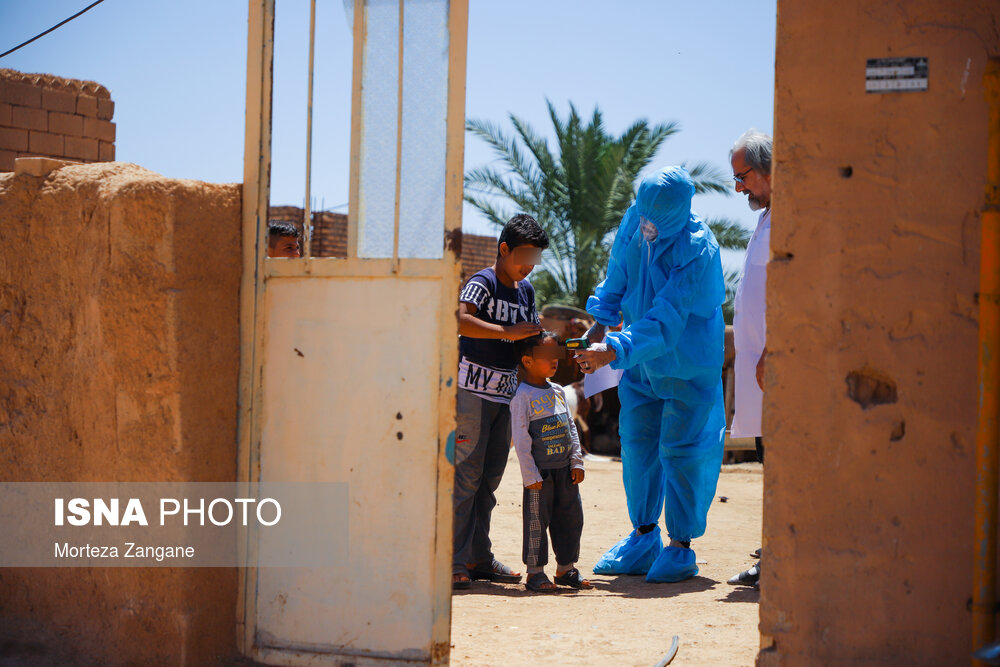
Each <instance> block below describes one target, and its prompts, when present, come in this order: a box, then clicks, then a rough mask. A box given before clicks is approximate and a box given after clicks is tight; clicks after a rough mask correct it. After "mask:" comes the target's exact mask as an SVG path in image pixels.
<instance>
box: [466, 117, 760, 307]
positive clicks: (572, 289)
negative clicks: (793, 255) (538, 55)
mask: <svg viewBox="0 0 1000 667" xmlns="http://www.w3.org/2000/svg"><path fill="white" fill-rule="evenodd" d="M548 109H549V117H550V118H551V119H552V125H553V128H554V129H555V134H556V147H557V149H558V154H557V155H554V154H553V152H552V151H551V150H550V149H549V145H548V142H547V141H546V140H545V139H544V138H542V137H541V136H540V135H539V134H538V133H537V132H535V130H534V129H532V128H531V126H530V125H528V124H527V123H526V122H524V121H523V120H521V119H520V118H518V117H517V116H515V115H514V114H509V116H508V117H509V120H510V123H511V125H513V127H514V135H510V134H508V133H507V132H505V131H504V130H503V129H501V128H500V127H499V126H498V125H496V124H494V123H490V122H488V121H482V120H469V121H468V122H467V123H466V129H467V130H468V131H469V132H471V133H473V134H475V135H476V136H478V137H480V138H481V139H483V140H484V141H486V142H487V143H488V144H489V145H490V146H492V147H493V149H494V151H495V152H496V154H497V156H498V157H499V158H500V160H501V165H502V169H497V168H494V167H479V168H476V169H472V170H470V171H469V172H468V173H467V174H466V175H465V200H466V201H467V202H469V203H470V204H471V205H472V206H474V207H475V208H476V209H478V210H479V211H480V212H481V213H482V214H483V215H484V216H486V218H487V219H488V220H489V221H490V222H492V223H494V224H496V225H498V226H503V224H504V223H505V222H506V221H507V220H508V219H509V218H510V216H511V214H512V213H513V212H514V211H512V210H511V208H509V207H511V206H512V207H513V209H514V210H516V212H524V213H528V214H529V215H531V216H533V217H534V218H535V219H536V220H538V222H539V224H540V225H541V226H542V228H543V229H545V231H546V232H547V233H548V235H549V241H550V246H549V250H550V252H549V253H546V257H545V258H544V259H543V261H542V269H541V270H540V271H538V272H537V273H536V274H535V275H534V276H533V277H532V283H533V284H534V286H535V290H536V293H537V295H538V301H539V303H553V302H561V303H566V304H569V305H574V306H577V307H580V308H582V307H584V306H585V305H586V302H587V297H588V296H590V295H591V294H593V292H594V288H595V287H596V286H597V284H598V283H599V282H600V281H601V280H602V279H603V277H604V271H605V268H606V267H607V263H608V253H609V252H610V249H611V242H612V241H613V240H614V235H613V232H614V231H615V229H616V228H617V227H618V223H619V222H620V221H621V218H622V216H623V215H624V214H625V210H626V209H627V208H628V207H629V205H630V204H631V203H632V201H633V199H634V197H635V184H636V180H637V179H638V177H639V174H640V172H642V170H643V169H644V168H646V167H647V166H648V165H649V164H650V162H652V160H653V158H654V156H655V155H656V152H657V150H658V149H659V148H660V146H661V145H662V144H663V142H664V141H665V140H666V139H667V137H669V136H670V135H672V134H674V133H676V132H678V127H677V123H673V122H671V123H665V124H659V125H655V126H652V127H651V126H650V125H649V123H648V122H647V121H646V120H645V119H640V120H638V121H636V122H635V123H633V124H632V126H631V127H629V128H628V129H626V130H625V132H623V133H622V134H621V136H618V137H615V136H612V135H610V134H608V132H607V131H606V130H605V129H604V123H603V119H602V117H601V112H600V109H598V108H596V107H595V108H594V113H593V116H592V117H591V119H590V121H589V123H584V121H583V120H582V119H581V117H580V115H579V114H578V113H577V110H576V107H575V106H574V105H573V104H572V103H570V112H569V116H568V117H567V118H566V119H565V120H563V119H561V118H560V117H559V115H558V114H557V113H556V110H555V108H554V107H553V106H552V103H551V102H548ZM688 171H689V172H690V173H691V177H692V179H693V180H694V183H695V192H696V194H697V193H705V192H721V193H729V192H730V183H729V179H728V178H726V177H725V175H724V174H722V172H720V171H719V170H718V169H716V168H714V167H712V166H711V165H709V164H707V163H704V162H701V163H697V164H694V165H692V166H690V167H688ZM708 223H709V225H710V226H711V227H712V230H713V231H714V232H715V235H716V238H717V239H719V243H720V245H722V246H723V247H732V248H745V247H746V243H747V240H748V239H749V233H748V232H746V231H745V230H744V229H743V228H742V227H740V226H739V225H738V224H737V223H735V222H733V221H731V220H727V219H725V218H713V219H711V220H709V221H708Z"/></svg>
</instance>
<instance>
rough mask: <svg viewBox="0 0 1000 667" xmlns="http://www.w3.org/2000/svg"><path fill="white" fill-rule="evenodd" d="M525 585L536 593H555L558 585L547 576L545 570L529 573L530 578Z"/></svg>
mask: <svg viewBox="0 0 1000 667" xmlns="http://www.w3.org/2000/svg"><path fill="white" fill-rule="evenodd" d="M524 587H525V588H526V589H528V590H529V591H534V592H535V593H555V592H556V586H555V584H553V583H552V582H551V581H549V578H548V577H546V576H545V573H544V572H535V573H534V574H531V575H528V580H527V581H526V582H524Z"/></svg>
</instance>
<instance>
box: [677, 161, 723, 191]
mask: <svg viewBox="0 0 1000 667" xmlns="http://www.w3.org/2000/svg"><path fill="white" fill-rule="evenodd" d="M683 167H684V168H685V169H687V170H688V173H689V174H691V180H692V181H694V192H695V194H699V195H700V194H705V193H706V192H717V193H719V194H723V195H726V196H727V197H728V196H731V195H732V194H733V192H734V190H733V180H732V178H730V177H729V176H727V175H726V174H725V172H723V171H722V170H721V169H719V168H718V167H715V166H713V165H711V164H709V163H708V162H696V163H695V164H693V165H691V166H688V165H687V164H684V165H683Z"/></svg>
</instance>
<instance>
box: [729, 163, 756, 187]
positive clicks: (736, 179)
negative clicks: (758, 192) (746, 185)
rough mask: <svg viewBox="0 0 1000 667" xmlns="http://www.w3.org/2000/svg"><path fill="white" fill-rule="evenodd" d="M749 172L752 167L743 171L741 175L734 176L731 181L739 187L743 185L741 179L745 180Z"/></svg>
mask: <svg viewBox="0 0 1000 667" xmlns="http://www.w3.org/2000/svg"><path fill="white" fill-rule="evenodd" d="M751 171H753V167H749V168H747V170H746V171H744V172H743V173H742V174H736V175H735V176H733V180H734V181H736V182H737V183H739V184H740V185H743V179H744V178H746V177H747V174H749V173H750V172H751Z"/></svg>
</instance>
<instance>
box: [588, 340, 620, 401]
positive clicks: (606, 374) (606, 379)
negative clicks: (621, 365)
mask: <svg viewBox="0 0 1000 667" xmlns="http://www.w3.org/2000/svg"><path fill="white" fill-rule="evenodd" d="M605 341H607V338H606V337H605V338H604V340H603V341H601V342H605ZM624 372H625V371H622V370H615V369H614V368H611V366H610V365H607V366H601V367H600V368H598V369H597V370H596V371H594V372H593V373H591V374H590V375H584V376H583V397H584V398H590V397H591V396H593V395H594V394H599V393H601V392H602V391H604V390H605V389H611V388H612V387H617V386H618V382H619V381H620V380H621V379H622V373H624Z"/></svg>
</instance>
